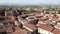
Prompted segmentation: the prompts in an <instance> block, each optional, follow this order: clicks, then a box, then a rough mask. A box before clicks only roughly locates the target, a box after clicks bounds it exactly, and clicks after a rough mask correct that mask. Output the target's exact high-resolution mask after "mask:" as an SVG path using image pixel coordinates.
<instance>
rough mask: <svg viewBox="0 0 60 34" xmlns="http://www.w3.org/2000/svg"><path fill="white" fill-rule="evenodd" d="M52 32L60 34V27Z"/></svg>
mask: <svg viewBox="0 0 60 34" xmlns="http://www.w3.org/2000/svg"><path fill="white" fill-rule="evenodd" d="M52 33H53V34H60V30H59V29H54V30H53V31H52Z"/></svg>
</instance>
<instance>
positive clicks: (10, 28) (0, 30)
mask: <svg viewBox="0 0 60 34" xmlns="http://www.w3.org/2000/svg"><path fill="white" fill-rule="evenodd" d="M8 30H12V27H9V28H2V29H0V32H5V31H8Z"/></svg>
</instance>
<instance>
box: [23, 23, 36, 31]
mask: <svg viewBox="0 0 60 34" xmlns="http://www.w3.org/2000/svg"><path fill="white" fill-rule="evenodd" d="M24 26H26V27H28V28H29V29H32V30H35V29H36V27H35V26H34V25H32V24H28V23H24Z"/></svg>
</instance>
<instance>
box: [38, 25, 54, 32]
mask: <svg viewBox="0 0 60 34" xmlns="http://www.w3.org/2000/svg"><path fill="white" fill-rule="evenodd" d="M38 28H42V29H44V30H47V31H50V32H51V31H52V30H53V27H52V26H47V25H45V24H39V26H38Z"/></svg>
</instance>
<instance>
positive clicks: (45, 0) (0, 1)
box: [0, 0, 60, 5]
mask: <svg viewBox="0 0 60 34" xmlns="http://www.w3.org/2000/svg"><path fill="white" fill-rule="evenodd" d="M40 4H52V5H60V0H0V5H40Z"/></svg>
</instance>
